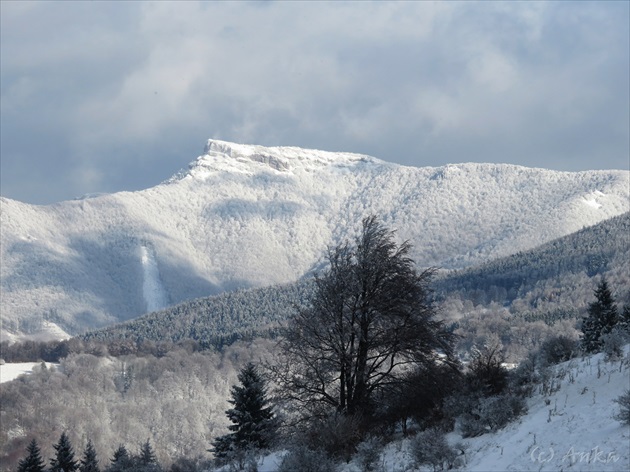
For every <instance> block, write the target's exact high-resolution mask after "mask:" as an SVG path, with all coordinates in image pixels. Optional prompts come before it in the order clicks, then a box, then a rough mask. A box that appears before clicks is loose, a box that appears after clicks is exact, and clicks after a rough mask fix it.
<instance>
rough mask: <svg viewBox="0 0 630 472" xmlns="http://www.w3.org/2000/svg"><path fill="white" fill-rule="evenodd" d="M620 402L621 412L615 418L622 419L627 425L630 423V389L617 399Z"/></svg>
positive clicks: (616, 401)
mask: <svg viewBox="0 0 630 472" xmlns="http://www.w3.org/2000/svg"><path fill="white" fill-rule="evenodd" d="M615 403H618V404H619V412H618V413H617V414H616V415H615V419H616V420H618V421H621V422H622V423H623V424H625V425H630V390H626V392H625V393H624V394H623V395H621V396H620V397H619V398H617V399H616V400H615Z"/></svg>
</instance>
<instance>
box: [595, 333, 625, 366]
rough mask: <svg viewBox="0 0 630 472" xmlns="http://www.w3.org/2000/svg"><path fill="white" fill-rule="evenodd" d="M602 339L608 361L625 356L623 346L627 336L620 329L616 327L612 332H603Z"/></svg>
mask: <svg viewBox="0 0 630 472" xmlns="http://www.w3.org/2000/svg"><path fill="white" fill-rule="evenodd" d="M601 340H602V343H603V351H604V353H605V354H606V360H607V361H610V360H617V359H620V358H621V357H622V356H623V346H624V344H625V342H626V338H625V335H624V333H622V332H621V330H620V329H618V328H614V329H613V330H612V331H611V332H610V333H608V334H603V335H602V337H601Z"/></svg>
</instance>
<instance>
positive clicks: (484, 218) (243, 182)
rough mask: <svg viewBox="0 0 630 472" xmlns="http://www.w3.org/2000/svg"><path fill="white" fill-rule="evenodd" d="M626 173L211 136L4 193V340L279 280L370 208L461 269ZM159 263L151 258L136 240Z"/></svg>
mask: <svg viewBox="0 0 630 472" xmlns="http://www.w3.org/2000/svg"><path fill="white" fill-rule="evenodd" d="M629 183H630V172H628V171H584V172H577V173H576V172H559V171H550V170H544V169H534V168H527V167H522V166H513V165H502V164H453V165H449V166H443V167H439V168H429V167H418V168H416V167H404V166H399V165H396V164H391V163H386V162H384V161H380V160H378V159H376V158H372V157H370V156H362V155H360V154H351V153H330V152H325V151H313V150H302V149H299V148H291V147H287V148H266V147H262V146H250V145H238V144H232V143H226V142H224V141H216V140H210V141H209V142H208V143H207V144H206V153H205V154H203V155H202V156H199V157H198V158H197V159H196V160H195V161H193V162H191V164H190V165H189V167H188V169H182V170H181V171H179V172H177V173H175V174H174V175H173V176H172V177H171V178H169V179H167V180H165V181H164V182H163V183H161V184H159V185H157V186H155V187H152V188H149V189H145V190H141V191H137V192H118V193H114V194H108V195H101V196H97V197H94V198H88V199H83V200H69V201H65V202H60V203H56V204H53V205H47V206H35V205H28V204H25V203H21V202H16V201H13V200H9V199H4V198H3V199H2V200H1V201H0V204H1V208H2V211H1V224H2V234H1V238H2V239H1V242H2V248H1V251H2V254H1V256H2V261H3V264H2V267H1V269H0V273H1V287H2V292H3V297H2V302H1V306H0V309H1V310H2V317H3V328H2V329H3V336H9V335H11V336H14V337H17V336H21V335H24V334H35V333H37V332H38V330H39V326H41V325H43V323H44V321H46V322H52V323H54V324H57V325H58V326H60V327H61V328H62V329H64V330H66V331H67V332H68V333H69V334H78V333H80V332H83V331H85V330H86V329H93V328H98V327H102V326H107V325H109V324H113V323H116V322H120V321H124V320H127V319H131V318H134V317H136V316H139V315H141V314H143V313H145V312H146V310H147V306H149V305H151V303H150V302H151V300H147V298H146V296H147V295H146V294H147V293H149V292H152V290H148V291H147V290H145V289H144V288H143V286H144V285H145V284H144V278H145V277H146V276H147V274H149V273H150V274H153V275H151V276H152V277H155V274H157V278H155V279H154V280H152V282H151V286H152V287H163V290H164V293H157V294H156V296H157V297H158V298H160V297H163V300H165V303H167V304H175V303H178V302H180V301H184V300H189V299H192V298H198V297H200V296H207V295H213V294H218V293H221V292H223V291H225V290H234V289H238V288H249V287H260V286H265V285H274V284H281V283H286V282H290V281H294V280H297V279H299V278H300V277H302V276H304V275H305V274H308V273H309V272H311V271H312V270H314V269H316V268H318V267H320V266H321V263H322V261H323V255H324V253H325V250H326V247H327V246H329V245H335V244H338V243H339V242H340V241H342V240H343V239H346V238H352V237H353V236H354V235H355V234H356V233H355V232H356V230H357V229H358V226H359V224H360V221H361V219H362V218H363V217H365V216H367V215H369V214H375V215H377V216H379V217H380V218H381V220H382V221H383V222H384V224H385V225H387V226H388V227H390V228H392V229H396V230H397V237H398V238H400V239H401V240H406V239H408V240H410V242H411V243H412V244H413V245H414V252H413V254H412V257H413V258H414V259H415V260H416V261H417V263H418V265H419V266H421V267H428V266H441V267H445V268H464V267H469V266H473V265H475V264H478V263H481V262H484V261H487V260H490V259H492V258H496V257H500V256H505V255H509V254H512V253H515V252H518V251H520V250H526V249H529V248H532V247H535V246H537V245H540V244H542V243H544V242H546V241H549V240H551V239H554V238H557V237H560V236H563V235H566V234H570V233H572V232H574V231H577V230H579V229H581V228H582V227H585V226H590V225H593V224H596V223H598V222H600V221H603V220H605V219H608V218H611V217H613V216H616V215H618V214H621V213H624V212H626V211H628V210H630V196H629V195H628V187H629ZM143 247H144V248H145V249H144V251H148V252H147V254H151V255H152V256H151V257H153V259H151V267H154V266H155V268H156V270H154V269H151V271H149V272H147V269H146V266H143V264H142V260H143V259H142V258H143V249H142V248H143Z"/></svg>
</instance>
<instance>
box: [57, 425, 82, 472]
mask: <svg viewBox="0 0 630 472" xmlns="http://www.w3.org/2000/svg"><path fill="white" fill-rule="evenodd" d="M53 448H54V449H55V457H54V458H53V459H51V461H50V465H51V469H50V471H51V472H76V471H77V470H78V469H79V465H78V464H77V462H76V461H75V460H74V451H73V449H72V445H71V444H70V440H69V439H68V436H67V435H66V433H65V431H64V432H63V433H61V437H60V438H59V442H58V443H57V444H55V445H53Z"/></svg>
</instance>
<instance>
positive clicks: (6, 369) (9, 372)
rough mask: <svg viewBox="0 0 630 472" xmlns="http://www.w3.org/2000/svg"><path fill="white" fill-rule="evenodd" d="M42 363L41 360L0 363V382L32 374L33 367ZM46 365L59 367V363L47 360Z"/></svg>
mask: <svg viewBox="0 0 630 472" xmlns="http://www.w3.org/2000/svg"><path fill="white" fill-rule="evenodd" d="M40 364H41V362H12V363H10V364H3V365H0V383H4V382H9V381H11V380H14V379H17V378H18V377H19V376H20V375H27V374H32V373H33V367H35V366H36V365H40ZM46 366H47V367H51V366H55V367H57V366H58V364H53V363H50V362H46Z"/></svg>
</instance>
